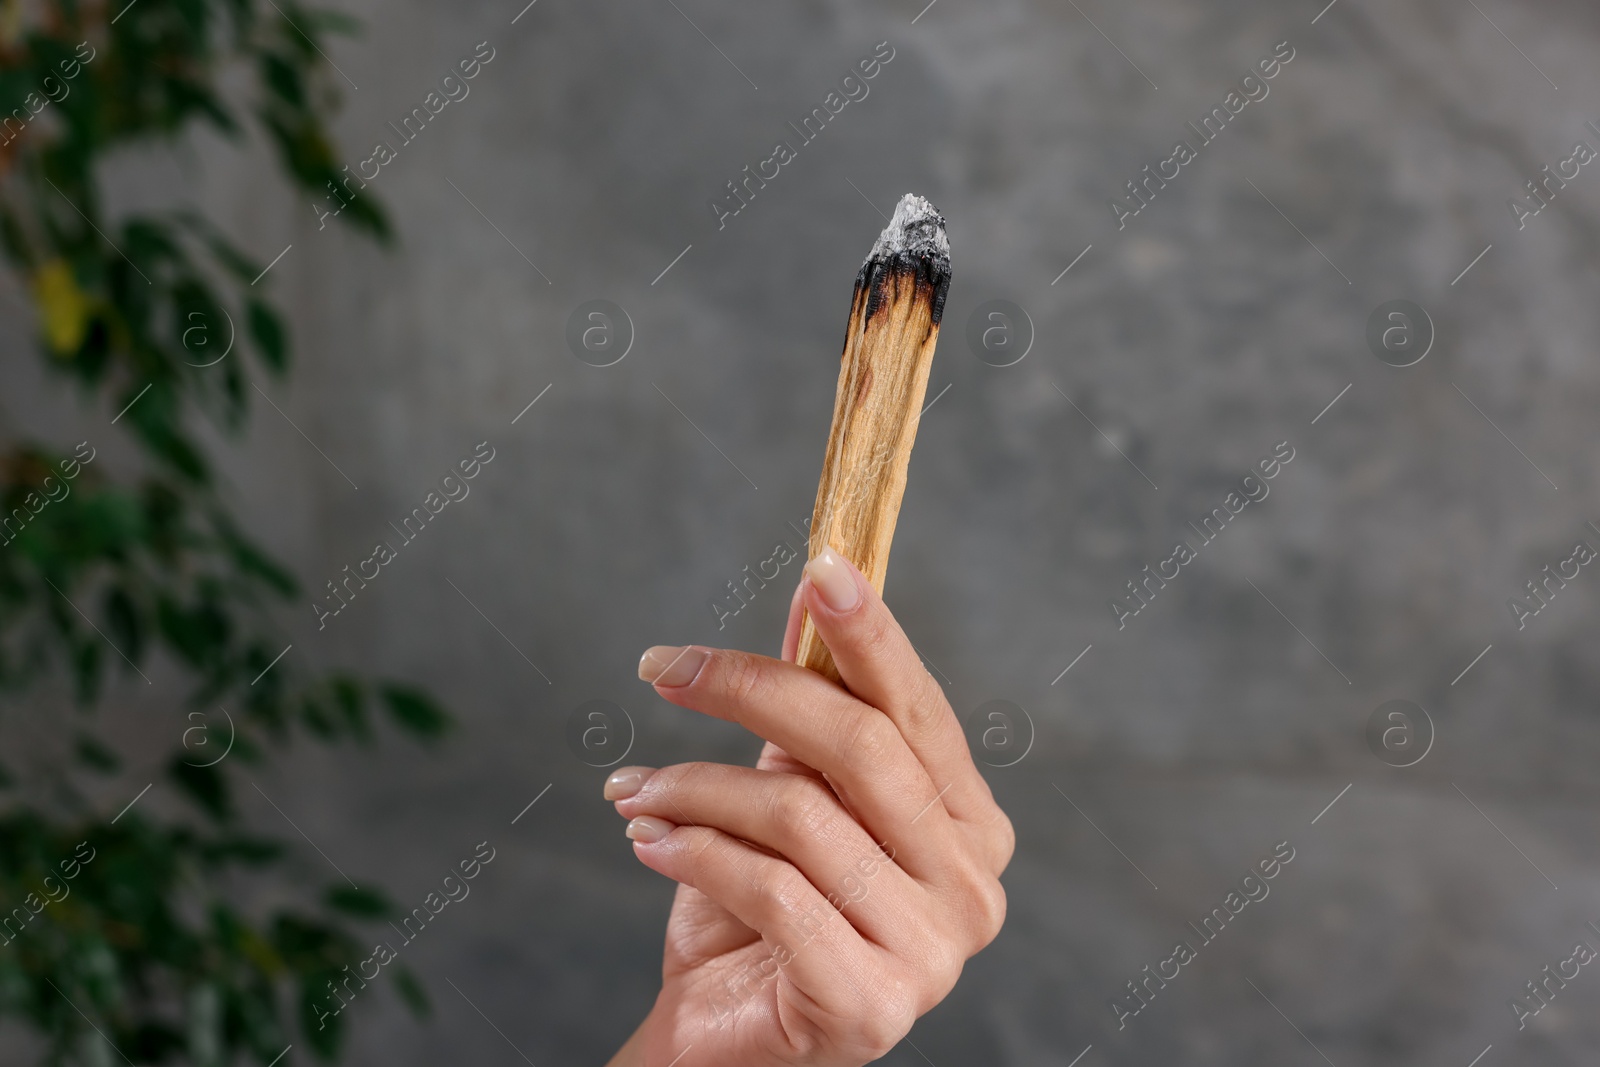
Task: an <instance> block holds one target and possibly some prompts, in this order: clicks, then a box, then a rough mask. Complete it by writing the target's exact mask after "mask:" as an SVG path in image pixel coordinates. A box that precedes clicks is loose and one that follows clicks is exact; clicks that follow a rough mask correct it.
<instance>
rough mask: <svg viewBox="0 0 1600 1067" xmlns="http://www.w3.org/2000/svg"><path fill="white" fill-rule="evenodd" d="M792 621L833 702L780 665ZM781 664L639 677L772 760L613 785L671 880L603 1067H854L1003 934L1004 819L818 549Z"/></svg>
mask: <svg viewBox="0 0 1600 1067" xmlns="http://www.w3.org/2000/svg"><path fill="white" fill-rule="evenodd" d="M802 605H803V606H804V608H805V610H806V611H808V612H810V614H811V617H812V619H813V621H814V622H815V625H816V627H817V632H818V634H819V635H820V636H821V638H822V640H823V642H824V643H825V644H826V645H827V646H828V649H829V651H830V652H832V653H833V658H834V661H835V663H836V664H837V665H838V668H839V674H840V676H841V677H842V679H843V682H844V684H843V686H840V685H837V684H835V683H833V682H830V681H828V680H826V679H824V678H823V677H822V676H821V675H818V674H816V673H814V672H812V671H809V670H807V669H805V668H803V667H799V666H797V665H795V663H794V662H793V659H794V654H795V647H796V645H797V644H798V642H799V632H800V609H801V607H802ZM783 652H784V656H783V659H782V660H775V659H769V658H767V657H765V656H755V655H751V654H749V653H744V652H734V651H728V650H721V649H708V648H702V647H699V646H695V645H691V646H688V647H686V648H672V647H657V648H652V649H650V650H649V651H648V652H646V653H645V654H644V657H643V659H641V660H640V663H639V676H640V677H641V678H643V679H645V680H646V681H649V682H651V683H652V684H653V685H654V686H655V690H656V692H658V693H660V694H661V695H662V696H663V697H665V698H666V699H667V700H670V701H671V702H672V703H674V704H678V705H680V706H682V707H685V708H690V709H692V710H694V711H699V712H702V713H703V714H706V715H711V716H714V717H716V718H719V719H728V720H731V721H733V722H737V723H739V724H740V725H742V726H744V727H746V728H747V729H749V730H751V731H752V732H754V733H756V734H758V735H760V736H761V737H763V738H765V739H766V740H767V745H766V748H765V750H764V751H763V752H762V755H761V758H760V760H759V761H758V762H757V765H756V766H755V768H753V769H752V768H748V767H729V766H723V765H720V764H714V763H685V764H680V765H678V766H675V767H666V768H663V769H661V770H651V769H650V768H646V767H627V768H623V769H621V770H619V771H617V772H616V773H615V774H613V775H612V776H611V777H610V779H608V780H607V783H606V797H607V798H608V799H611V800H615V801H616V806H617V811H618V812H619V813H620V814H621V815H623V816H624V817H626V818H628V819H629V820H630V822H629V823H628V828H627V834H628V836H629V837H630V838H632V839H633V842H634V846H633V848H634V854H635V855H637V856H638V857H639V859H640V860H641V861H642V862H643V863H644V864H645V866H647V867H649V868H651V869H652V870H655V871H659V872H660V873H662V874H664V875H666V876H667V877H668V878H671V879H673V880H674V881H676V882H678V883H679V886H678V893H677V897H676V899H675V900H674V902H673V906H672V915H671V918H670V919H669V920H668V923H667V939H666V955H665V961H664V963H663V965H662V989H661V993H660V994H659V996H658V997H657V998H656V1003H655V1007H654V1008H653V1009H652V1010H651V1012H650V1014H649V1016H648V1017H647V1018H646V1019H645V1021H644V1023H643V1024H642V1025H641V1026H640V1028H639V1030H638V1032H637V1033H635V1034H634V1035H633V1037H632V1038H630V1039H629V1041H628V1042H627V1044H626V1045H624V1046H623V1048H622V1050H621V1051H620V1052H618V1053H617V1055H616V1057H615V1058H614V1059H613V1060H612V1061H611V1067H634V1065H647V1067H668V1065H669V1064H670V1065H672V1067H767V1065H780V1064H782V1065H790V1064H806V1065H812V1067H858V1065H860V1064H864V1063H867V1062H869V1061H871V1060H875V1059H877V1058H878V1057H880V1056H882V1055H884V1054H885V1053H887V1052H888V1051H889V1050H890V1049H891V1048H893V1047H894V1046H895V1045H896V1044H897V1043H899V1041H900V1039H901V1038H902V1037H904V1036H905V1035H906V1033H907V1032H908V1031H909V1030H910V1029H911V1025H912V1023H913V1022H915V1021H916V1019H917V1017H918V1016H920V1015H922V1014H923V1013H924V1012H926V1011H928V1010H929V1009H930V1008H932V1007H933V1006H934V1005H935V1004H937V1003H939V1001H941V1000H943V999H944V997H945V995H946V994H948V993H949V992H950V990H951V988H952V987H953V986H954V985H955V982H956V979H957V977H959V976H960V974H961V969H962V967H963V965H964V964H965V963H966V961H967V959H968V958H970V957H971V956H972V955H973V954H975V953H976V952H978V951H979V950H980V949H982V948H983V947H984V946H985V945H987V944H988V943H989V942H990V941H992V940H993V939H994V937H995V935H996V934H997V933H999V931H1000V925H1001V922H1002V921H1003V920H1004V918H1005V892H1004V890H1002V889H1001V887H1000V882H999V875H1000V872H1001V871H1003V870H1004V869H1005V866H1006V864H1007V863H1008V862H1009V861H1010V859H1011V852H1012V848H1013V845H1014V842H1015V837H1014V835H1013V832H1012V829H1011V822H1010V820H1008V819H1007V818H1006V816H1005V813H1004V812H1002V811H1001V810H1000V808H999V807H998V806H997V805H996V804H995V802H994V797H993V796H992V795H991V794H990V792H989V787H988V785H987V783H985V782H984V780H983V778H982V776H981V775H979V774H978V771H977V768H976V767H975V766H974V765H973V763H972V757H971V754H970V753H969V751H968V749H967V743H966V739H965V737H964V736H963V734H962V731H961V727H960V725H959V724H958V723H957V721H956V717H955V715H954V713H953V712H952V711H951V710H950V705H949V703H948V702H947V701H946V700H945V698H944V694H943V693H942V692H941V691H940V689H939V686H938V684H937V683H935V682H934V680H933V678H932V677H931V676H929V674H928V672H927V671H926V670H925V669H924V668H923V667H922V664H921V661H920V660H919V658H918V656H917V654H916V652H915V651H914V650H913V649H912V647H911V643H910V642H909V641H908V640H906V636H905V634H904V633H903V632H902V631H901V629H900V626H899V624H898V623H896V622H895V620H894V617H893V616H892V615H890V613H889V609H888V608H887V607H885V606H884V603H883V601H882V600H881V599H880V598H879V597H878V594H877V593H876V591H875V590H873V588H872V586H871V585H870V584H869V583H868V582H867V581H866V579H865V578H863V577H862V576H861V573H860V572H859V571H857V570H856V568H855V567H853V566H852V565H851V564H850V563H849V562H848V561H847V560H845V559H843V558H842V557H841V556H839V555H838V554H837V553H835V552H833V551H832V550H828V551H824V552H823V553H822V554H820V555H819V556H818V557H817V558H816V559H814V560H812V561H811V562H810V563H808V564H807V565H806V570H805V575H804V577H803V578H802V579H801V582H800V586H799V588H797V589H796V590H795V596H794V601H793V603H792V604H791V605H790V610H789V626H788V632H787V633H786V635H785V637H784V642H783Z"/></svg>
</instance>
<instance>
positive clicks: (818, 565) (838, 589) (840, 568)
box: [806, 548, 861, 612]
mask: <svg viewBox="0 0 1600 1067" xmlns="http://www.w3.org/2000/svg"><path fill="white" fill-rule="evenodd" d="M806 575H807V576H808V577H810V579H811V584H812V585H814V586H816V587H817V592H818V593H820V594H821V595H822V602H823V603H824V604H826V605H828V607H830V608H832V609H833V610H834V611H838V612H845V611H850V610H851V609H852V608H854V607H855V606H856V605H857V604H859V603H861V590H860V589H859V588H857V587H856V577H855V575H853V574H851V573H850V566H849V564H847V563H845V561H844V559H843V558H842V557H841V556H840V555H839V553H837V552H835V551H834V550H833V549H831V548H824V549H823V550H822V552H821V553H820V554H819V555H818V556H817V558H816V559H814V560H812V561H811V562H809V563H807V564H806Z"/></svg>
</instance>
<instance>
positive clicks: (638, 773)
mask: <svg viewBox="0 0 1600 1067" xmlns="http://www.w3.org/2000/svg"><path fill="white" fill-rule="evenodd" d="M654 773H656V772H655V768H654V767H624V768H622V770H620V771H618V772H617V773H615V774H613V775H612V776H611V777H610V778H607V779H606V791H605V792H606V799H607V800H627V799H628V798H629V797H631V796H633V795H634V794H636V793H638V792H639V790H641V789H643V788H644V783H645V779H647V778H649V777H650V776H651V775H652V774H654Z"/></svg>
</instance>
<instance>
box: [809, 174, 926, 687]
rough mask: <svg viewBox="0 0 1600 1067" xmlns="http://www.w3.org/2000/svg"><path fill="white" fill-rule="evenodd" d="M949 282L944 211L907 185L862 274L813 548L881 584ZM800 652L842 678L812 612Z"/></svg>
mask: <svg viewBox="0 0 1600 1067" xmlns="http://www.w3.org/2000/svg"><path fill="white" fill-rule="evenodd" d="M949 288H950V242H949V239H948V238H947V237H946V236H945V232H944V216H942V215H940V214H939V212H938V211H937V210H936V209H935V208H934V206H933V205H932V204H930V203H928V202H927V201H926V200H924V199H923V198H922V197H920V196H914V195H912V194H910V193H907V194H906V195H905V196H904V197H902V198H901V200H900V203H899V204H897V205H896V206H895V209H894V218H893V219H891V220H890V221H889V225H888V226H887V227H885V228H884V231H883V233H882V234H880V235H879V236H878V242H877V244H875V245H873V247H872V253H871V254H870V255H869V256H867V259H866V262H864V263H862V264H861V270H860V272H859V273H858V274H857V275H856V287H855V294H854V296H853V297H852V299H851V301H850V321H849V324H848V326H847V327H846V329H845V338H844V354H843V356H841V357H840V367H839V387H838V391H837V393H836V395H835V397H834V401H833V428H832V429H831V430H830V431H829V433H828V451H827V453H826V455H824V457H823V460H822V479H821V481H820V483H819V484H818V485H817V504H816V507H815V509H814V510H813V511H812V515H811V537H810V556H811V557H812V558H815V557H816V556H817V555H818V554H819V553H820V552H821V551H822V549H823V548H824V547H825V546H826V547H831V548H832V549H833V550H834V551H835V552H838V553H839V554H840V555H842V556H844V557H845V558H846V559H848V560H849V561H850V562H852V563H854V564H855V565H856V566H857V567H858V568H859V569H860V570H861V573H862V574H864V575H866V577H867V580H868V581H870V582H871V583H872V585H873V588H875V589H877V590H878V592H879V593H882V592H883V580H884V575H885V573H886V572H887V570H888V567H889V546H890V543H891V542H892V541H893V540H894V527H895V520H896V519H898V518H899V516H900V500H901V497H902V496H903V495H904V494H905V488H906V467H907V465H908V464H909V463H910V462H911V446H912V445H913V444H915V443H916V439H917V423H918V421H919V420H920V418H921V416H922V398H923V396H924V394H925V393H926V392H927V388H928V371H929V369H930V368H931V367H932V364H933V349H934V345H935V344H937V343H938V340H939V319H940V318H941V317H942V316H943V314H944V298H945V293H946V292H947V291H948V290H949ZM796 662H798V663H799V664H800V665H801V666H803V667H810V668H811V669H812V670H814V671H816V672H817V673H819V674H821V675H823V676H824V677H826V678H830V679H832V680H834V681H838V680H839V672H838V669H837V668H836V667H835V666H834V663H833V656H832V655H831V654H829V652H828V649H827V646H825V645H824V644H823V643H822V640H821V639H820V638H819V637H818V636H817V631H816V627H815V626H813V625H812V622H811V617H810V616H809V615H806V616H804V617H802V620H801V626H800V647H799V650H798V652H797V654H796Z"/></svg>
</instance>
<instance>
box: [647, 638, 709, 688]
mask: <svg viewBox="0 0 1600 1067" xmlns="http://www.w3.org/2000/svg"><path fill="white" fill-rule="evenodd" d="M705 661H706V651H705V649H703V648H695V647H694V646H693V645H685V646H684V647H682V648H679V647H678V646H677V645H656V646H655V647H654V648H651V649H647V650H646V651H645V654H644V655H643V656H640V657H639V677H640V678H641V679H642V680H643V681H646V682H649V683H650V684H651V685H664V686H667V687H668V688H671V687H672V686H677V685H688V684H689V683H690V682H692V681H694V676H695V675H697V674H699V673H700V667H701V666H702V665H703V664H704V663H705Z"/></svg>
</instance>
